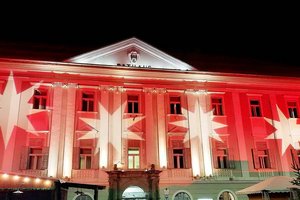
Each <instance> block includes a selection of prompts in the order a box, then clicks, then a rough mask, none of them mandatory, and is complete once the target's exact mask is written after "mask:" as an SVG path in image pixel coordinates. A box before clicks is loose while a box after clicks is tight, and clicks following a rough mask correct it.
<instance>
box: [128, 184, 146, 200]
mask: <svg viewBox="0 0 300 200" xmlns="http://www.w3.org/2000/svg"><path fill="white" fill-rule="evenodd" d="M146 196H147V195H146V193H145V192H144V190H143V189H142V188H140V187H138V186H130V187H128V188H126V190H124V192H123V194H122V199H126V200H136V199H144V200H146V199H147V197H146Z"/></svg>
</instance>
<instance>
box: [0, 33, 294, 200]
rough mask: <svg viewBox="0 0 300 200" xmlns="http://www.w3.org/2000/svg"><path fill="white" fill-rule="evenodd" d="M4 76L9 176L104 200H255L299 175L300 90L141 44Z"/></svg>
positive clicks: (3, 163)
mask: <svg viewBox="0 0 300 200" xmlns="http://www.w3.org/2000/svg"><path fill="white" fill-rule="evenodd" d="M0 67H1V68H0V74H1V79H0V92H1V95H0V126H1V137H0V169H1V171H2V172H7V173H9V172H13V173H19V174H25V175H28V176H35V177H52V178H57V179H63V180H68V181H70V182H74V183H82V184H94V185H104V186H106V189H105V191H104V192H101V193H100V194H99V196H100V197H99V198H101V199H108V196H109V195H110V199H117V198H119V199H120V198H121V197H124V198H136V197H139V198H143V197H145V198H150V199H151V198H152V199H157V198H158V197H161V198H162V199H163V198H165V197H167V198H169V199H180V198H183V197H185V198H187V199H193V200H196V199H218V198H220V199H222V198H223V199H237V198H239V199H243V198H247V197H246V196H238V195H237V194H236V193H235V192H236V191H238V190H241V189H243V188H245V187H248V186H250V185H252V184H254V183H257V182H258V181H260V180H263V179H265V178H268V177H271V176H274V175H286V176H293V171H292V169H291V164H292V163H293V162H294V163H299V155H300V150H299V139H300V125H299V122H298V117H299V114H300V113H299V103H300V102H299V97H300V79H298V78H291V77H280V76H270V75H268V76H267V75H249V74H237V73H220V72H203V71H199V70H196V68H195V67H197V66H195V67H193V66H190V65H189V64H187V63H185V62H182V61H180V60H178V59H176V58H174V57H171V56H170V55H167V54H166V53H164V52H162V51H160V50H158V49H156V48H154V47H152V46H150V45H148V44H146V43H144V42H142V41H140V40H138V39H136V38H131V39H128V40H125V41H122V42H119V43H116V44H113V45H111V46H107V47H104V48H101V49H99V50H95V51H92V52H88V53H86V54H82V55H80V56H76V57H73V58H70V59H68V60H66V61H64V62H48V61H34V60H18V59H0ZM166 188H167V190H166ZM75 190H76V188H74V191H71V190H70V191H69V193H68V198H69V199H74V197H75V196H76V195H78V194H76V193H74V192H75ZM84 191H85V193H86V194H88V195H90V196H91V198H92V197H93V195H94V194H93V191H86V190H84ZM109 191H110V192H109ZM133 195H134V196H133ZM75 199H76V198H75Z"/></svg>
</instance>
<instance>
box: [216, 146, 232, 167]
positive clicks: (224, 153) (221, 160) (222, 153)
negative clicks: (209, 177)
mask: <svg viewBox="0 0 300 200" xmlns="http://www.w3.org/2000/svg"><path fill="white" fill-rule="evenodd" d="M217 163H218V164H217V168H219V169H227V168H229V160H228V150H227V149H218V150H217Z"/></svg>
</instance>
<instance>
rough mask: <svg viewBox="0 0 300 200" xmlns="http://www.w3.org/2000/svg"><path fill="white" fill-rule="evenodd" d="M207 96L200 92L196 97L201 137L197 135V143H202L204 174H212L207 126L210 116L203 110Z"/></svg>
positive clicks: (208, 128) (208, 129)
mask: <svg viewBox="0 0 300 200" xmlns="http://www.w3.org/2000/svg"><path fill="white" fill-rule="evenodd" d="M206 98H207V96H206V94H200V95H199V97H198V100H199V111H200V124H201V126H200V128H201V137H199V144H202V152H203V163H204V175H205V176H209V175H212V172H213V171H212V169H213V168H212V153H211V145H210V132H209V131H210V130H211V128H210V127H209V124H211V122H210V120H211V119H210V117H209V115H208V114H207V113H205V112H204V109H203V108H208V106H207V100H206Z"/></svg>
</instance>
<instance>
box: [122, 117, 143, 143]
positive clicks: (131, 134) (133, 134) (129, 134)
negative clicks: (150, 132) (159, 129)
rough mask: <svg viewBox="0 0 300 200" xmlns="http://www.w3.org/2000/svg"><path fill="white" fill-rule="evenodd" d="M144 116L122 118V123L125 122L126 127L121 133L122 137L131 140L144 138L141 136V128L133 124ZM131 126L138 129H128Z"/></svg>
mask: <svg viewBox="0 0 300 200" xmlns="http://www.w3.org/2000/svg"><path fill="white" fill-rule="evenodd" d="M144 118H145V116H136V117H129V118H125V119H123V123H124V124H125V126H126V128H125V131H124V133H123V134H122V137H123V138H126V139H131V140H144V138H143V137H142V133H143V132H142V130H141V129H140V128H139V127H137V126H135V124H137V123H139V122H140V121H141V120H143V119H144ZM132 128H135V129H137V130H138V131H132V130H130V129H132Z"/></svg>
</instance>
